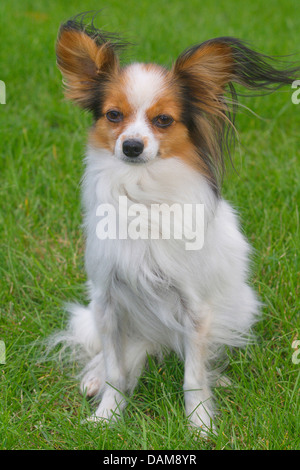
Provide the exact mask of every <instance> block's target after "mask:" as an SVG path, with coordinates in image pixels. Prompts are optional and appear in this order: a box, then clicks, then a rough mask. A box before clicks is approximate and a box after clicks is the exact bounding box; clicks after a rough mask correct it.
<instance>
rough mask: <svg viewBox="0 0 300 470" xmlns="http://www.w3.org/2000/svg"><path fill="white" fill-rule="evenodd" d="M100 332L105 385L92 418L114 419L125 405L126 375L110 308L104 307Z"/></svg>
mask: <svg viewBox="0 0 300 470" xmlns="http://www.w3.org/2000/svg"><path fill="white" fill-rule="evenodd" d="M101 333H102V334H101V336H102V338H101V339H102V345H103V357H104V368H105V385H104V388H103V395H102V399H101V402H100V404H99V406H98V408H97V410H96V412H95V414H94V416H93V418H95V419H106V420H111V419H112V420H115V419H117V418H118V415H119V414H120V412H121V411H122V409H123V408H124V407H125V406H126V400H125V399H124V392H125V389H126V377H125V370H124V351H123V349H124V348H123V338H122V331H120V328H119V326H118V324H117V317H116V315H115V313H114V312H113V311H112V310H111V309H106V312H105V314H104V316H103V318H102V321H101Z"/></svg>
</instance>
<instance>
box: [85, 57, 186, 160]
mask: <svg viewBox="0 0 300 470" xmlns="http://www.w3.org/2000/svg"><path fill="white" fill-rule="evenodd" d="M181 114H182V113H181V108H180V105H179V102H178V100H176V84H175V83H173V82H172V77H171V74H170V73H169V71H167V70H166V69H164V68H163V67H159V66H157V65H152V64H149V65H146V64H133V65H130V66H128V67H126V68H124V69H120V70H119V71H118V73H117V75H116V76H115V77H112V79H111V80H110V82H109V84H108V85H107V87H106V90H105V96H104V98H103V104H102V112H101V114H100V117H99V118H98V119H97V120H96V122H95V125H94V127H93V129H92V131H91V138H92V141H93V143H94V144H95V145H96V146H99V147H102V148H106V149H108V150H109V151H110V152H111V153H112V154H113V155H114V156H115V157H116V158H118V159H120V160H123V161H125V162H128V163H145V162H149V161H151V160H153V159H155V158H167V157H168V156H170V155H176V152H180V147H182V146H183V147H185V148H186V149H187V148H188V147H189V146H190V143H189V141H188V139H187V129H186V127H185V126H184V124H183V123H182V122H181ZM181 152H182V151H181Z"/></svg>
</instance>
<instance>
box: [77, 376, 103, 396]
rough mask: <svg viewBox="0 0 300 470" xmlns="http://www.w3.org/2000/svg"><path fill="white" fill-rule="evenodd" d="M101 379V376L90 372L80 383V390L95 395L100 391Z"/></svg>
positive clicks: (88, 394) (87, 394)
mask: <svg viewBox="0 0 300 470" xmlns="http://www.w3.org/2000/svg"><path fill="white" fill-rule="evenodd" d="M100 390H101V380H100V378H99V377H95V376H93V375H90V374H88V375H87V376H84V377H83V379H82V381H81V383H80V391H81V393H82V394H83V395H85V396H87V397H94V396H96V395H98V394H99V393H100Z"/></svg>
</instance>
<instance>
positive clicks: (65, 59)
mask: <svg viewBox="0 0 300 470" xmlns="http://www.w3.org/2000/svg"><path fill="white" fill-rule="evenodd" d="M96 38H97V39H99V35H98V36H97V37H96V36H95V35H94V37H90V36H89V35H88V34H87V33H86V32H85V31H84V30H83V31H80V30H78V25H77V24H72V22H68V23H66V24H65V25H63V26H62V27H61V29H60V32H59V36H58V40H57V45H56V56H57V65H58V67H59V69H60V71H61V73H62V75H63V77H64V83H65V87H66V88H65V95H66V97H67V98H68V99H71V100H73V101H74V102H76V103H77V104H79V105H80V106H81V107H83V108H85V109H88V110H90V111H92V112H93V113H94V115H95V116H96V117H97V114H98V113H99V112H100V104H101V96H102V94H103V90H104V87H105V85H106V83H107V82H108V81H109V80H111V78H112V77H113V76H114V74H116V73H117V72H118V69H119V60H118V56H117V54H116V53H115V50H114V49H115V48H114V44H113V43H111V42H110V41H107V42H105V41H104V40H103V42H102V43H101V42H100V43H99V40H96Z"/></svg>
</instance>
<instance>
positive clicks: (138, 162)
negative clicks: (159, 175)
mask: <svg viewBox="0 0 300 470" xmlns="http://www.w3.org/2000/svg"><path fill="white" fill-rule="evenodd" d="M121 158H122V161H123V162H125V163H131V164H133V165H141V164H142V163H147V161H148V159H147V158H145V157H142V156H140V157H127V156H126V155H122V157H121Z"/></svg>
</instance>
